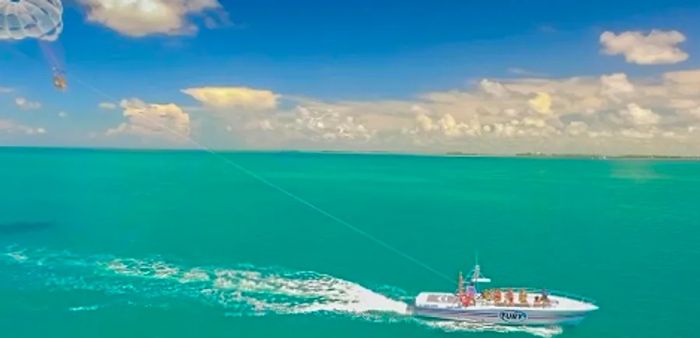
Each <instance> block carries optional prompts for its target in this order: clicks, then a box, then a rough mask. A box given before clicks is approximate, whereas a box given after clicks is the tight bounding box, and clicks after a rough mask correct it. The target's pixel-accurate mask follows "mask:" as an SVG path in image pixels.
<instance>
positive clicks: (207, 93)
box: [182, 87, 279, 111]
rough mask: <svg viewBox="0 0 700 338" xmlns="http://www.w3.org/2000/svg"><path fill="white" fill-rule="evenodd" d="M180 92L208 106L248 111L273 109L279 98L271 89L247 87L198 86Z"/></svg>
mask: <svg viewBox="0 0 700 338" xmlns="http://www.w3.org/2000/svg"><path fill="white" fill-rule="evenodd" d="M182 92H183V93H185V94H187V95H190V96H192V97H193V98H194V99H195V100H197V101H199V102H200V103H202V104H203V105H205V106H208V107H212V108H219V109H224V108H230V109H241V110H250V111H260V110H269V109H275V108H277V100H278V98H279V95H277V94H275V93H273V92H272V91H269V90H261V89H254V88H248V87H200V88H188V89H183V90H182Z"/></svg>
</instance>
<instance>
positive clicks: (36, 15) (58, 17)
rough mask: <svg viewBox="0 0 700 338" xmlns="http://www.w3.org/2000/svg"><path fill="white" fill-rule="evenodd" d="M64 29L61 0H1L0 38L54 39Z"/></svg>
mask: <svg viewBox="0 0 700 338" xmlns="http://www.w3.org/2000/svg"><path fill="white" fill-rule="evenodd" d="M62 30H63V4H62V3H61V1H60V0H0V40H21V39H26V38H33V39H40V40H46V41H54V40H56V39H58V36H59V34H61V31H62Z"/></svg>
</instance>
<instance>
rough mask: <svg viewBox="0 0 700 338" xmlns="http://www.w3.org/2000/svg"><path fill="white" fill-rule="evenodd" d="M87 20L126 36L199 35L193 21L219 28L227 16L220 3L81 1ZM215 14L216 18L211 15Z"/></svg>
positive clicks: (207, 0)
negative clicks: (220, 21) (197, 19)
mask: <svg viewBox="0 0 700 338" xmlns="http://www.w3.org/2000/svg"><path fill="white" fill-rule="evenodd" d="M78 2H79V3H80V4H82V5H83V6H84V7H85V8H86V11H87V19H88V21H91V22H96V23H100V24H102V25H104V26H107V27H109V28H111V29H113V30H115V31H117V32H119V33H121V34H123V35H127V36H131V37H143V36H147V35H153V34H165V35H188V34H194V33H196V32H197V31H198V29H199V28H198V26H197V25H196V24H195V22H194V21H193V20H192V19H193V17H195V16H197V17H201V18H202V21H203V22H204V24H205V26H207V27H213V26H216V23H217V20H225V19H226V13H225V11H224V9H223V7H222V6H221V3H219V1H218V0H78ZM209 13H214V14H215V15H214V16H212V15H208V14H209Z"/></svg>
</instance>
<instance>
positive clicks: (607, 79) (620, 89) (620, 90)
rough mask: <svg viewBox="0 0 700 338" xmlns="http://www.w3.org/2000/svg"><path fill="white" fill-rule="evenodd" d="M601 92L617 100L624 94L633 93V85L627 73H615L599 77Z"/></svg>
mask: <svg viewBox="0 0 700 338" xmlns="http://www.w3.org/2000/svg"><path fill="white" fill-rule="evenodd" d="M600 84H601V89H600V91H601V94H603V96H605V97H607V98H610V99H612V100H616V101H619V100H621V99H622V98H623V97H624V96H625V95H628V94H631V93H634V85H632V83H631V82H630V81H629V80H628V79H627V74H624V73H616V74H611V75H603V76H601V77H600Z"/></svg>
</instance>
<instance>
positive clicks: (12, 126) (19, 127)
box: [0, 119, 46, 135]
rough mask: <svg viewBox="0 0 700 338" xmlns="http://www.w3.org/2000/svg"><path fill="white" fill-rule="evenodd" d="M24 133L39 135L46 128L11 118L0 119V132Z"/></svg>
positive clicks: (44, 132) (44, 131) (43, 132)
mask: <svg viewBox="0 0 700 338" xmlns="http://www.w3.org/2000/svg"><path fill="white" fill-rule="evenodd" d="M2 133H5V134H15V133H20V134H25V135H41V134H46V129H44V128H43V127H29V126H26V125H23V124H21V123H17V122H15V121H12V120H4V119H0V134H2Z"/></svg>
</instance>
